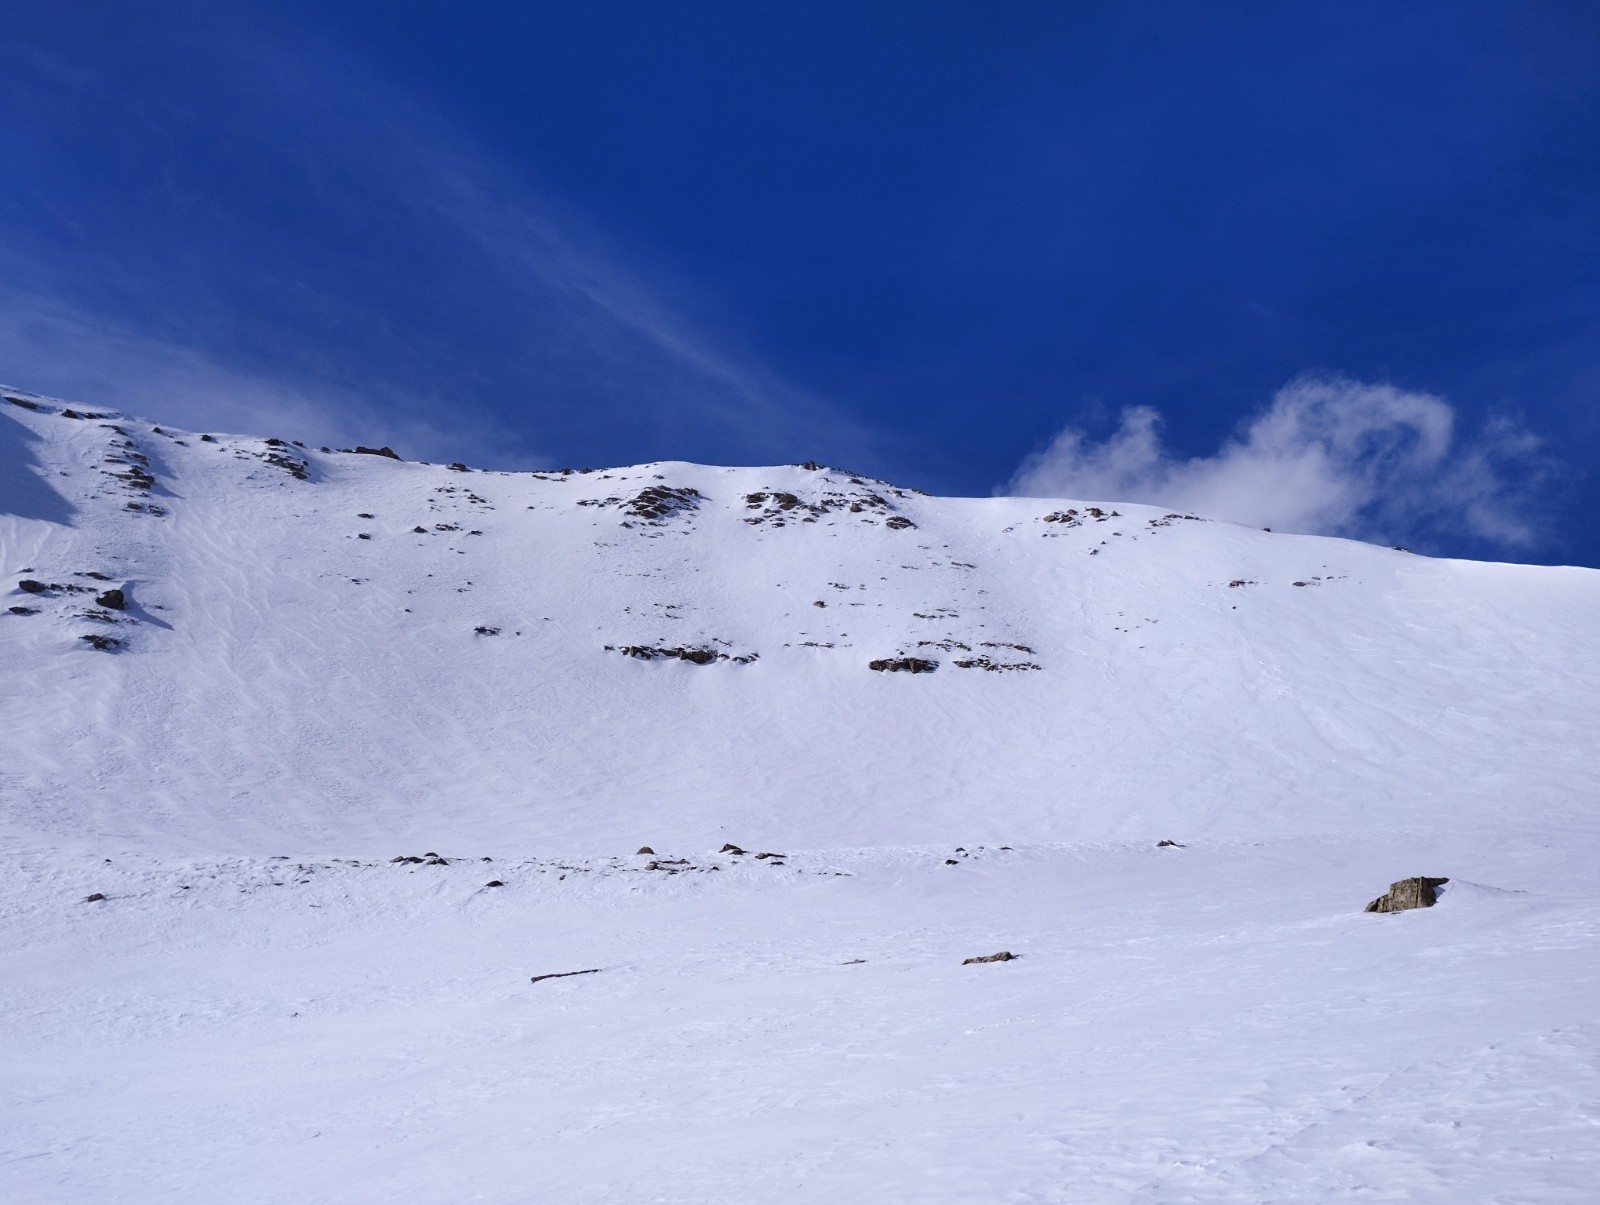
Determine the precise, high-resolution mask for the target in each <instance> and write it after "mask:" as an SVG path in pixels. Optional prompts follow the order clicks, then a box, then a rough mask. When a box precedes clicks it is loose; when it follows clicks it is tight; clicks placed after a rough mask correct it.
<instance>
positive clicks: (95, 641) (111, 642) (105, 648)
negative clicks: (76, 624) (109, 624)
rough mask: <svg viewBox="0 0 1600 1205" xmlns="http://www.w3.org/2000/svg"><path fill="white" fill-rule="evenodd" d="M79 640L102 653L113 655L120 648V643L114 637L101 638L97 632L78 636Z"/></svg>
mask: <svg viewBox="0 0 1600 1205" xmlns="http://www.w3.org/2000/svg"><path fill="white" fill-rule="evenodd" d="M78 639H79V640H82V641H84V642H86V643H87V644H88V645H90V647H92V648H97V649H99V650H100V651H101V652H102V653H114V652H116V651H117V650H118V649H119V648H121V647H122V641H120V640H118V639H117V638H116V637H115V636H102V635H100V634H99V633H98V632H90V633H88V634H87V635H83V636H79V637H78Z"/></svg>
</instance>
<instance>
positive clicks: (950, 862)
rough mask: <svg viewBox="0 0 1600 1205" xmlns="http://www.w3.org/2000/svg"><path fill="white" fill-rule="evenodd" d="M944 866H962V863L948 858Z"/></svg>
mask: <svg viewBox="0 0 1600 1205" xmlns="http://www.w3.org/2000/svg"><path fill="white" fill-rule="evenodd" d="M944 864H945V865H946V866H960V865H961V863H960V862H957V861H956V860H955V859H954V858H946V859H945V860H944Z"/></svg>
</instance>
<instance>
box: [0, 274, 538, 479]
mask: <svg viewBox="0 0 1600 1205" xmlns="http://www.w3.org/2000/svg"><path fill="white" fill-rule="evenodd" d="M0 367H3V372H0V379H3V380H4V382H5V383H6V384H7V385H10V386H14V387H16V388H20V389H25V390H29V391H31V392H36V393H37V392H44V393H47V394H50V395H54V396H58V397H59V398H61V399H62V400H64V401H67V402H81V403H83V404H84V405H87V406H91V407H97V406H108V407H111V408H113V409H116V410H120V411H122V412H124V413H127V414H132V415H134V416H137V417H141V418H151V419H155V420H156V421H158V422H164V423H167V424H169V425H171V426H175V427H183V428H187V429H190V430H194V431H216V432H227V433H231V434H238V435H257V436H266V435H279V436H282V437H286V438H294V439H300V440H302V441H303V442H306V443H311V444H327V445H330V446H347V445H351V444H356V443H366V444H393V445H394V446H396V447H399V448H404V449H406V452H407V455H408V456H412V457H415V458H417V459H433V460H441V461H443V460H459V459H463V458H466V459H472V460H474V462H475V463H479V464H483V463H488V462H490V461H497V462H504V461H505V460H506V456H505V452H504V449H505V447H506V445H507V442H508V438H507V432H505V431H504V430H503V429H501V428H498V427H497V426H496V425H495V424H494V423H493V422H492V420H489V419H487V418H486V417H483V416H474V415H470V414H469V415H462V416H459V417H458V418H457V419H456V420H455V421H454V422H452V423H451V424H450V425H448V426H446V425H443V424H436V423H433V422H430V421H428V420H427V419H426V418H425V417H424V416H423V415H420V414H415V413H408V412H406V411H404V410H401V409H399V408H396V407H385V406H383V405H381V404H379V403H378V400H377V397H376V396H375V395H374V394H370V393H369V394H360V395H357V394H352V393H349V392H347V391H345V390H342V389H340V388H338V387H337V386H333V385H327V384H319V383H318V382H316V381H315V380H305V379H296V378H294V377H291V376H289V375H277V376H274V375H271V374H262V375H255V374H252V373H250V372H248V371H246V370H243V369H240V368H238V367H232V366H229V365H226V364H223V363H220V362H218V361H216V360H214V359H212V358H210V357H209V356H207V355H206V354H204V353H203V352H201V351H198V350H196V349H194V348H192V347H182V346H178V345H175V344H171V343H166V342H162V341H160V340H157V339H152V338H150V337H149V336H148V335H146V334H144V333H142V332H140V331H139V330H137V329H136V328H133V327H131V326H128V325H124V324H122V323H119V322H117V321H115V320H112V319H110V318H107V317H105V316H103V315H98V314H91V313H85V312H83V311H80V310H78V309H75V308H74V307H72V306H71V305H68V304H66V303H64V302H62V301H60V300H58V299H55V298H51V297H47V296H43V295H40V294H34V293H27V292H24V291H21V290H17V289H5V288H0ZM42 381H43V382H57V383H60V382H65V387H60V386H59V385H58V386H57V387H56V388H54V389H41V386H40V383H41V382H42ZM510 467H515V466H510ZM530 467H531V463H530Z"/></svg>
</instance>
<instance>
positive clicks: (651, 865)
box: [644, 861, 661, 870]
mask: <svg viewBox="0 0 1600 1205" xmlns="http://www.w3.org/2000/svg"><path fill="white" fill-rule="evenodd" d="M644 868H645V869H646V870H660V869H661V863H660V862H655V861H651V862H646V863H645V864H644Z"/></svg>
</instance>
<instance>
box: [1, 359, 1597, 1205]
mask: <svg viewBox="0 0 1600 1205" xmlns="http://www.w3.org/2000/svg"><path fill="white" fill-rule="evenodd" d="M10 395H11V396H13V397H16V398H19V399H20V400H21V402H23V403H25V404H22V405H18V404H4V403H0V589H3V591H4V592H5V597H4V599H3V600H0V607H3V608H23V609H24V612H26V613H17V612H15V611H13V610H6V609H0V699H4V700H5V702H4V704H0V706H3V708H4V715H3V717H0V718H3V721H4V722H3V723H0V817H3V825H4V827H3V829H0V834H3V837H4V844H5V847H6V848H7V849H8V850H9V851H10V853H9V855H8V861H9V863H10V869H9V870H8V872H7V873H6V875H5V876H4V884H3V886H0V909H3V911H0V917H4V919H5V921H6V930H7V934H8V936H7V939H6V940H7V942H8V946H9V949H8V953H7V965H8V966H9V967H11V968H12V970H13V973H12V974H11V975H10V976H8V977H7V981H6V982H4V983H0V1018H3V1020H4V1022H5V1024H6V1027H7V1029H8V1031H9V1032H10V1033H11V1034H12V1035H13V1039H14V1040H13V1041H12V1042H11V1043H10V1048H11V1049H10V1053H9V1054H8V1055H6V1056H5V1057H6V1059H7V1061H8V1064H9V1067H8V1069H7V1070H6V1071H5V1082H6V1084H7V1085H9V1090H8V1095H7V1098H6V1100H5V1101H4V1102H3V1105H0V1133H3V1134H5V1135H8V1136H9V1137H8V1139H7V1147H8V1150H7V1151H6V1153H5V1154H3V1155H0V1196H3V1197H4V1198H5V1199H7V1200H19V1201H29V1200H39V1201H53V1200H61V1201H68V1200H70V1201H93V1200H155V1199H161V1200H195V1201H209V1200H216V1199H223V1198H224V1197H225V1198H226V1199H230V1200H261V1201H279V1200H282V1201H308V1200H328V1201H368V1200H371V1201H384V1200H395V1199H409V1200H418V1201H457V1200H463V1201H464V1200H481V1201H523V1200H527V1201H536V1200H537V1201H542V1200H553V1201H610V1200H660V1201H710V1200H715V1201H752V1200H753V1201H761V1200H834V1201H837V1200H840V1199H843V1200H863V1201H866V1200H873V1201H884V1200H905V1201H944V1200H951V1201H954V1200H963V1201H1002V1200H1004V1201H1162V1202H1164V1201H1188V1200H1195V1201H1220V1200H1239V1201H1265V1200H1320V1199H1336V1198H1339V1199H1342V1198H1343V1197H1346V1196H1348V1197H1352V1198H1354V1199H1371V1200H1439V1201H1461V1200H1506V1201H1566V1200H1572V1201H1579V1200H1592V1199H1593V1196H1592V1185H1593V1184H1594V1183H1596V1182H1600V1160H1597V1157H1596V1150H1597V1149H1600V1148H1597V1146H1596V1141H1595V1133H1596V1131H1595V1126H1596V1124H1597V1122H1600V1104H1597V1101H1600V1057H1597V1050H1596V1045H1595V1038H1596V1032H1597V1031H1596V1029H1595V1027H1594V1025H1593V1023H1592V1021H1591V1020H1590V1018H1591V1015H1592V1012H1593V1002H1594V1000H1595V998H1596V993H1595V971H1596V960H1595V955H1594V948H1595V947H1594V935H1595V928H1596V921H1597V919H1600V882H1597V875H1596V871H1595V866H1594V863H1595V857H1594V855H1595V853H1596V851H1597V850H1600V842H1597V840H1596V838H1597V835H1600V834H1597V831H1596V823H1595V802H1594V801H1595V798H1596V776H1597V775H1596V768H1595V757H1594V750H1595V748H1596V739H1595V738H1596V730H1597V727H1600V721H1597V719H1596V716H1597V712H1600V709H1597V707H1596V703H1597V699H1600V654H1597V653H1596V651H1595V642H1594V640H1593V636H1592V630H1593V625H1594V621H1595V617H1596V616H1597V615H1600V573H1596V572H1594V571H1590V570H1579V569H1548V568H1536V567H1527V566H1516V565H1491V564H1478V563H1470V562H1457V561H1440V560H1431V559H1427V558H1422V557H1418V556H1414V555H1412V554H1409V553H1405V552H1401V551H1395V550H1388V549H1382V548H1375V547H1371V546H1368V545H1363V544H1358V543H1352V542H1348V541H1338V540H1328V539H1318V538H1311V537H1299V536H1286V535H1274V534H1269V533H1264V532H1259V531H1255V530H1251V529H1245V528H1240V527H1236V526H1232V525H1228V524H1223V523H1215V522H1209V521H1206V520H1204V519H1202V518H1198V517H1193V516H1176V515H1170V514H1168V513H1166V512H1163V511H1161V510H1158V509H1152V508H1149V507H1143V506H1135V505H1127V504H1121V503H1116V504H1112V503H1105V502H1101V503H1094V502H1082V501H1073V502H1067V501H1063V502H1050V503H1046V502H1040V501H1038V500H1028V499H938V498H931V497H927V496H923V495H920V494H917V493H915V492H912V491H907V490H902V489H898V488H896V487H894V486H892V485H889V484H886V483H883V482H878V481H873V480H869V479H864V478H860V477H858V476H855V475H853V474H850V473H848V472H844V471H840V470H835V469H827V468H821V467H816V466H788V467H776V468H761V469H727V468H713V467H707V466H699V465H688V464H677V463H672V464H655V465H644V466H637V467H633V468H626V469H609V470H599V471H594V472H562V473H541V474H501V473H485V472H476V471H471V470H466V469H465V468H464V467H463V468H450V467H446V466H436V465H421V464H412V463H406V462H402V461H399V460H395V459H391V458H388V457H385V456H379V455H369V454H358V453H353V452H337V451H332V452H323V451H319V450H317V449H305V448H301V447H299V446H297V445H294V444H286V443H283V442H282V441H269V440H266V439H258V438H243V437H234V436H222V435H217V436H214V437H211V438H202V436H201V435H199V434H197V433H186V432H180V431H175V430H172V429H163V428H159V427H155V426H152V425H151V424H150V423H148V422H143V421H139V420H135V419H131V418H128V417H125V416H121V415H109V414H103V413H100V412H91V411H84V410H83V409H82V408H81V407H68V406H66V405H64V404H63V403H59V402H52V401H48V400H45V399H38V398H34V397H31V396H30V395H26V394H20V393H17V392H16V391H10ZM69 411H70V413H71V414H72V415H76V416H78V417H69V416H68V412H69ZM85 415H87V417H84V416H85ZM24 580H27V581H31V582H38V583H41V584H42V585H43V586H44V587H45V589H44V590H43V591H34V592H30V591H29V590H27V589H24V588H22V587H20V586H19V585H18V583H20V582H22V581H24ZM113 588H115V589H120V590H122V591H123V594H124V598H125V600H126V606H125V608H124V609H122V610H117V609H114V608H110V607H101V606H97V605H96V598H97V596H98V595H100V594H101V593H102V592H103V591H106V590H108V589H113ZM85 636H98V637H102V638H108V639H109V640H113V641H116V642H118V643H116V644H115V645H113V646H111V647H108V648H105V649H97V648H95V647H93V646H92V645H91V643H90V642H88V641H86V640H84V639H83V637H85ZM104 642H105V641H104V640H103V641H102V643H104ZM630 650H631V652H630ZM651 650H685V651H688V652H689V653H691V654H692V655H693V656H694V657H695V658H696V659H697V660H699V659H706V658H709V660H708V661H707V663H705V664H696V663H693V662H691V661H687V660H683V659H679V658H677V657H672V656H661V655H654V656H651V655H648V654H649V653H650V651H651ZM902 658H917V659H921V660H924V661H928V662H935V663H937V667H936V668H935V669H934V670H933V672H927V673H915V674H913V673H908V672H883V671H875V670H873V669H871V668H869V665H870V663H871V662H872V661H874V660H884V659H887V660H890V661H894V660H896V659H902ZM1158 838H1173V839H1177V840H1180V841H1182V842H1183V843H1184V845H1183V847H1182V848H1163V849H1159V850H1158V849H1156V848H1155V841H1156V840H1157V839H1158ZM727 842H736V843H738V844H739V845H742V846H745V847H746V848H748V849H749V850H750V851H751V853H752V854H753V853H754V852H756V851H768V850H770V851H775V852H779V853H781V854H783V855H784V856H783V857H780V858H770V859H763V860H761V861H756V860H754V858H753V857H752V856H750V855H742V856H741V855H736V854H731V853H724V854H718V853H716V852H715V851H717V850H719V848H720V847H721V846H723V845H724V844H725V843H727ZM646 843H647V844H649V845H651V846H652V847H653V848H654V849H655V850H656V851H658V860H667V859H671V860H672V861H671V862H667V863H666V864H664V865H661V866H660V867H659V868H658V869H655V870H646V869H645V866H646V865H647V863H648V862H649V861H650V859H648V858H645V857H635V856H633V850H634V849H635V848H637V847H638V846H640V845H641V844H646ZM958 847H959V848H958ZM430 851H437V852H438V853H440V854H443V855H444V856H445V857H444V860H445V862H447V863H448V864H446V865H438V864H429V863H426V862H425V863H422V864H417V863H398V864H397V863H392V862H390V861H389V860H388V859H389V858H390V857H392V856H394V855H397V854H408V855H422V854H424V853H427V852H430ZM282 855H287V859H285V858H283V857H282ZM680 858H681V859H685V861H683V862H681V863H680V862H677V861H676V860H677V859H680ZM484 859H493V860H492V862H491V861H484ZM713 868H715V869H713ZM1414 874H1433V875H1448V876H1450V877H1451V879H1452V882H1451V884H1450V885H1449V886H1448V887H1447V888H1446V889H1445V892H1444V896H1443V900H1442V902H1441V904H1440V906H1439V907H1436V908H1434V909H1432V910H1429V911H1427V912H1416V913H1407V914H1402V915H1399V916H1393V917H1373V916H1368V915H1364V914H1362V913H1361V912H1360V907H1361V905H1362V904H1363V903H1364V902H1365V901H1366V900H1367V899H1368V898H1371V897H1372V896H1374V895H1377V894H1378V893H1379V892H1381V891H1382V890H1383V889H1384V888H1385V887H1386V886H1387V884H1388V882H1389V881H1390V880H1391V879H1395V878H1399V877H1402V876H1406V875H1414ZM490 879H496V880H497V881H500V882H502V883H504V886H501V887H495V888H488V887H485V886H484V884H485V882H487V881H489V880H490ZM90 892H98V893H102V894H104V895H106V896H107V897H108V898H107V899H106V900H103V901H99V902H97V903H94V904H84V903H83V902H82V900H83V898H84V896H86V895H87V894H89V893H90ZM1000 948H1009V949H1011V950H1013V951H1015V952H1017V953H1018V954H1020V955H1022V957H1021V958H1019V959H1017V960H1016V961H1014V962H1011V963H1004V964H995V965H982V966H961V965H960V964H961V961H962V959H963V958H965V957H967V956H970V955H975V954H988V953H992V952H994V951H995V950H997V949H1000ZM856 959H862V960H864V961H862V962H856V961H855V960H856ZM590 967H595V968H598V969H599V973H597V974H595V975H591V976H582V977H574V978H569V979H559V980H548V981H544V982H540V983H529V982H528V980H529V976H530V975H533V974H539V973H543V972H545V971H561V970H579V969H588V968H590Z"/></svg>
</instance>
